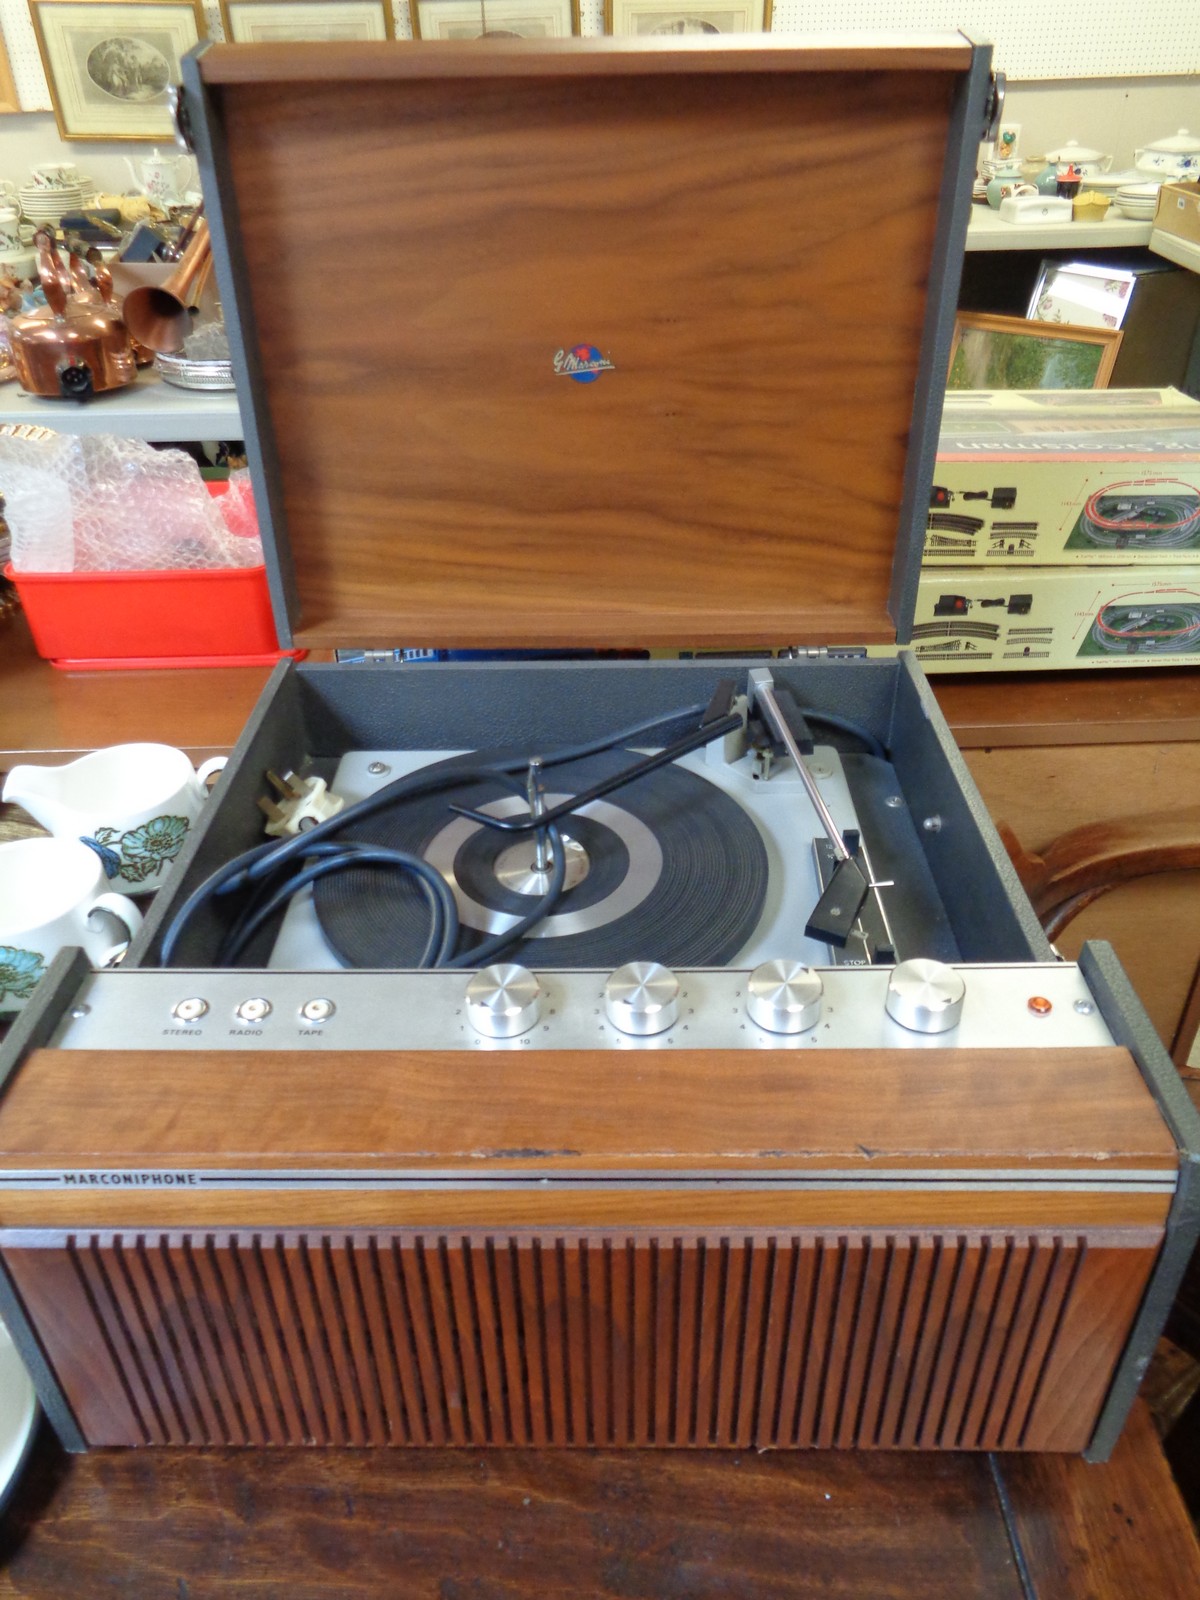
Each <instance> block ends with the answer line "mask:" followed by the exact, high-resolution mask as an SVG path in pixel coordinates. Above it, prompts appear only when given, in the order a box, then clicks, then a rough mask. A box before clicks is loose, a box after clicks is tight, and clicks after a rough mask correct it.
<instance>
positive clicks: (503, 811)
mask: <svg viewBox="0 0 1200 1600" xmlns="http://www.w3.org/2000/svg"><path fill="white" fill-rule="evenodd" d="M991 99H992V89H991V83H990V78H989V61H988V52H987V51H986V50H982V49H979V48H978V47H975V46H973V45H972V44H970V43H969V42H968V41H967V40H965V39H963V38H962V37H961V36H959V35H931V36H927V37H926V36H920V35H917V36H910V37H907V38H906V39H904V40H903V41H902V42H901V41H898V40H897V39H896V38H887V39H880V38H875V37H868V38H832V37H826V36H814V37H813V38H811V39H809V40H806V41H788V40H781V39H780V40H775V39H771V38H757V37H756V38H749V37H748V38H745V39H737V40H733V41H728V40H710V39H704V38H701V39H696V40H692V39H679V40H675V39H671V40H665V39H654V40H644V39H643V40H621V39H604V40H569V41H545V42H540V43H538V42H535V43H530V42H527V41H523V40H505V39H490V40H484V41H479V42H477V43H471V44H428V45H416V46H405V45H401V44H390V45H378V46H360V45H348V44H346V45H323V46H320V47H315V46H314V47H308V46H302V45H262V46H257V45H255V46H238V47H233V48H230V47H221V46H214V47H208V48H205V49H203V50H201V51H200V52H198V53H197V54H196V55H195V56H194V57H192V58H189V60H188V62H187V63H186V64H185V85H184V91H183V102H182V113H183V118H184V123H185V126H186V128H187V130H188V133H189V136H190V138H191V139H192V141H193V142H194V145H195V148H196V151H197V154H198V157H199V161H200V166H201V171H202V174H203V181H204V192H205V195H206V197H208V199H209V215H210V221H211V227H212V235H213V241H214V254H215V257H216V262H217V272H218V278H219V282H220V287H221V294H222V301H223V304H224V306H225V309H226V315H227V320H228V322H229V325H230V333H231V341H232V343H233V345H234V360H235V365H236V367H237V370H238V373H239V381H240V385H241V403H242V407H243V417H244V419H245V425H246V428H247V441H246V442H247V449H248V452H249V455H250V460H251V465H252V469H253V471H254V472H255V475H256V479H255V490H256V498H257V501H258V505H259V513H260V521H261V522H262V524H263V526H264V536H265V538H266V541H267V543H268V544H269V547H270V553H269V561H268V570H269V573H270V575H271V580H272V586H273V595H274V599H275V605H276V620H277V624H278V626H279V629H280V638H281V641H282V643H283V644H284V645H285V646H286V647H294V648H306V649H308V650H310V651H311V652H313V653H314V654H313V655H312V656H310V658H309V659H308V660H305V661H303V662H295V661H289V662H287V663H284V664H282V665H281V666H280V667H279V668H277V669H276V671H275V673H274V674H273V676H272V679H271V681H270V684H269V685H268V688H267V690H266V691H265V694H264V697H263V699H262V701H261V702H260V704H259V706H258V707H257V708H256V710H255V712H254V714H253V716H252V718H251V720H250V722H249V724H248V726H247V727H246V729H245V731H244V733H243V735H242V737H241V739H240V740H239V742H238V745H237V747H236V749H235V751H234V753H233V755H232V756H231V758H230V761H229V764H228V766H227V767H226V768H225V770H224V772H223V773H222V775H221V777H220V779H219V780H218V784H217V787H216V791H215V794H214V796H213V799H212V802H211V803H210V804H209V805H208V806H207V807H206V808H205V812H206V814H205V816H204V818H203V820H202V821H201V822H200V823H199V824H198V825H197V826H196V827H195V828H194V829H193V830H192V831H191V833H190V834H189V838H188V843H187V844H186V845H185V846H184V850H183V853H182V854H181V856H180V857H179V859H178V861H177V862H176V865H175V868H174V870H173V875H172V878H171V880H170V881H169V883H168V884H167V885H166V886H165V887H164V888H163V890H162V891H161V892H160V893H159V894H158V895H157V896H156V899H155V901H154V904H153V907H152V910H151V912H150V914H149V915H148V916H147V918H146V922H145V925H144V927H143V930H142V933H141V934H140V935H139V937H138V940H137V941H136V943H135V944H134V946H133V948H132V950H131V952H130V954H129V956H128V957H127V959H126V961H125V963H124V964H123V965H122V967H120V968H119V969H117V970H114V971H101V972H90V971H88V969H87V967H86V964H85V963H84V962H83V961H82V958H81V957H80V956H78V955H77V954H76V955H73V956H72V955H70V954H64V955H63V956H62V957H60V959H59V960H58V962H57V963H56V965H55V966H54V967H53V968H52V969H51V971H50V973H49V975H48V976H47V978H46V979H45V980H44V981H43V983H42V985H41V988H40V989H39V992H38V995H37V997H36V998H35V1000H34V1001H33V1002H31V1003H30V1004H29V1005H28V1006H27V1007H26V1009H25V1010H24V1012H22V1014H21V1016H20V1017H19V1019H18V1020H17V1022H16V1024H15V1025H14V1027H13V1029H12V1032H11V1033H10V1035H9V1038H8V1040H7V1043H6V1045H5V1055H4V1070H5V1072H6V1074H7V1079H6V1086H5V1093H4V1098H3V1100H0V1195H2V1196H3V1207H4V1210H3V1219H2V1222H3V1225H2V1227H0V1267H2V1271H0V1300H2V1306H0V1309H2V1310H3V1314H4V1318H5V1321H6V1322H7V1323H8V1325H9V1326H10V1328H11V1329H12V1330H13V1332H14V1336H15V1337H16V1338H17V1340H18V1342H19V1344H20V1346H21V1350H22V1353H23V1355H24V1357H25V1359H26V1361H27V1362H28V1364H29V1366H30V1368H31V1370H32V1371H33V1373H34V1375H35V1379H36V1381H37V1384H38V1387H39V1392H40V1394H41V1397H42V1400H43V1403H44V1405H45V1407H46V1409H47V1411H48V1413H49V1415H50V1417H51V1420H52V1421H53V1423H54V1425H55V1427H56V1428H57V1429H58V1431H59V1433H60V1435H61V1437H62V1438H63V1439H64V1440H65V1441H67V1443H68V1444H69V1445H71V1446H72V1447H73V1448H87V1447H91V1446H96V1445H127V1446H147V1447H149V1446H162V1445H211V1444H222V1445H233V1444H236V1445H244V1446H268V1445H312V1444H325V1445H368V1444H370V1445H398V1446H419V1445H431V1444H458V1445H469V1446H471V1447H478V1446H482V1445H505V1444H535V1445H554V1446H560V1445H610V1446H611V1445H618V1446H629V1447H661V1446H667V1445H681V1446H684V1445H685V1446H692V1447H713V1446H726V1447H732V1446H736V1447H748V1446H756V1447H759V1448H772V1447H789V1448H794V1447H801V1446H851V1447H862V1448H876V1447H878V1448H929V1449H992V1448H1000V1449H1025V1450H1042V1449H1045V1450H1063V1451H1087V1452H1089V1453H1090V1454H1091V1455H1092V1456H1103V1455H1104V1454H1105V1453H1106V1452H1107V1451H1108V1450H1109V1449H1110V1448H1111V1446H1112V1443H1113V1441H1114V1440H1115V1438H1116V1436H1117V1434H1118V1432H1119V1430H1120V1427H1121V1424H1122V1421H1123V1418H1124V1415H1125V1413H1126V1411H1127V1409H1128V1406H1129V1404H1130V1402H1131V1400H1132V1397H1133V1394H1134V1391H1135V1389H1136V1385H1137V1381H1138V1378H1139V1376H1140V1373H1141V1371H1142V1370H1143V1368H1144V1363H1145V1359H1146V1356H1147V1353H1148V1351H1149V1349H1150V1348H1151V1346H1152V1344H1153V1341H1154V1339H1155V1338H1156V1337H1157V1333H1158V1331H1159V1328H1160V1327H1161V1324H1162V1321H1163V1318H1164V1317H1165V1314H1166V1310H1167V1307H1168V1305H1169V1303H1170V1299H1171V1296H1172V1294H1173V1292H1174V1287H1175V1285H1176V1283H1177V1281H1178V1278H1179V1275H1180V1273H1181V1272H1182V1268H1183V1264H1184V1262H1185V1261H1186V1259H1187V1257H1188V1254H1189V1252H1190V1249H1191V1245H1192V1242H1193V1240H1194V1237H1195V1233H1196V1213H1197V1207H1196V1200H1195V1194H1194V1181H1193V1163H1194V1161H1195V1159H1196V1149H1197V1139H1196V1128H1195V1121H1194V1116H1193V1114H1192V1113H1191V1110H1190V1107H1189V1105H1188V1103H1187V1100H1186V1096H1185V1095H1184V1094H1183V1092H1182V1089H1181V1088H1180V1085H1179V1083H1178V1079H1177V1076H1176V1075H1175V1074H1174V1072H1173V1069H1172V1068H1171V1065H1170V1063H1169V1061H1167V1059H1166V1057H1165V1055H1164V1053H1163V1051H1162V1049H1161V1047H1160V1046H1159V1044H1158V1042H1157V1040H1156V1039H1155V1037H1154V1035H1153V1033H1152V1031H1151V1029H1150V1028H1149V1025H1148V1024H1147V1022H1146V1019H1145V1016H1144V1013H1143V1012H1142V1011H1141V1009H1140V1007H1139V1006H1138V1004H1137V1001H1136V998H1135V997H1134V996H1133V995H1132V992H1131V991H1130V989H1129V986H1128V983H1127V981H1126V980H1125V978H1124V976H1123V975H1122V973H1121V971H1120V969H1119V967H1118V966H1117V965H1116V963H1115V962H1114V960H1113V959H1112V956H1111V952H1108V951H1107V949H1106V948H1105V947H1102V946H1094V945H1093V946H1088V947H1087V948H1086V949H1085V951H1084V954H1083V956H1082V957H1081V960H1080V962H1079V964H1073V963H1066V962H1062V961H1060V960H1057V959H1056V958H1055V956H1054V953H1053V951H1052V950H1051V948H1050V946H1049V944H1048V943H1047V941H1046V939H1045V937H1044V935H1043V933H1042V931H1041V929H1040V927H1039V925H1038V923H1037V920H1036V918H1035V916H1034V914H1033V911H1032V909H1031V907H1030V905H1029V903H1028V901H1027V899H1026V898H1025V896H1024V895H1023V893H1022V891H1021V889H1020V887H1019V884H1018V883H1017V881H1016V877H1015V875H1014V872H1013V870H1012V868H1011V866H1010V865H1009V863H1008V860H1007V858H1006V857H1005V855H1004V853H1003V851H1002V849H1001V847H1000V844H999V841H998V839H997V837H996V834H995V831H994V829H993V827H992V825H991V822H990V821H989V819H988V817H987V814H986V811H985V809H984V807H983V805H982V803H981V802H980V799H979V796H978V794H977V792H976V791H975V789H974V786H973V784H972V782H971V779H970V777H969V775H968V774H967V772H966V769H965V767H964V765H963V763H962V761H961V759H960V757H959V755H958V753H957V751H956V750H955V748H954V745H953V742H952V740H951V739H950V736H949V734H948V731H947V729H946V726H945V723H944V721H943V719H942V717H941V716H940V714H939V711H938V708H937V705H936V702H935V701H934V699H933V696H932V695H931V693H930V691H929V688H928V685H927V684H926V682H925V681H924V678H923V676H922V674H921V670H920V667H919V666H918V665H917V663H916V661H915V659H914V657H913V655H912V654H911V652H908V651H901V652H900V653H899V655H895V656H892V657H891V658H888V659H873V658H870V657H868V654H867V647H868V646H869V645H872V644H876V645H877V644H881V643H886V642H889V641H892V642H894V641H896V640H897V639H899V640H900V642H902V643H903V642H905V641H906V640H907V639H908V638H909V636H910V630H911V626H912V619H913V612H914V607H915V601H916V590H917V577H918V568H919V562H920V555H921V543H922V537H923V533H924V525H925V519H926V516H927V513H928V504H929V493H930V485H931V483H932V482H933V466H934V454H935V450H936V444H937V437H938V420H939V413H940V404H941V389H942V382H943V379H944V375H945V372H946V369H947V362H948V355H949V349H950V341H951V336H952V331H953V318H954V299H955V290H956V283H957V272H958V264H959V262H960V261H961V255H962V246H963V240H964V237H965V231H966V226H967V217H968V212H969V209H970V193H971V185H972V177H973V171H974V157H975V151H976V149H977V146H978V143H979V140H980V138H981V137H982V135H983V133H984V130H985V126H986V125H987V123H988V121H989V114H990V112H989V107H990V106H991ZM992 109H994V108H992ZM897 151H903V153H904V159H903V160H902V161H897V160H896V152H897ZM851 177H852V181H850V178H851ZM875 184H877V185H878V188H877V190H876V189H875V188H874V187H872V186H873V185H875ZM334 212H341V213H343V214H353V215H356V216H362V217H369V218H370V219H371V223H370V226H369V227H364V228H363V230H362V232H361V234H360V235H359V237H358V239H357V242H356V245H355V252H354V258H353V261H352V263H351V270H350V271H349V272H347V271H346V262H345V260H344V258H343V246H342V245H341V243H340V242H339V241H338V239H337V237H336V235H335V233H334V232H333V230H328V229H326V228H324V227H323V226H322V225H321V224H322V223H323V222H324V220H325V219H326V218H328V216H330V215H331V214H333V213H334ZM867 218H869V219H870V239H869V246H868V242H867V235H866V228H867V222H866V219H867ZM337 281H341V282H342V283H343V284H344V298H343V299H342V301H341V303H340V304H339V305H337V306H336V307H332V308H331V303H330V295H329V285H330V284H331V283H334V282H337ZM864 438H869V439H870V440H871V443H872V449H871V451H870V454H869V457H868V459H866V460H865V461H864V459H863V453H862V448H861V445H862V440H863V439H864ZM413 647H426V648H430V649H433V648H436V649H439V650H441V649H447V650H449V649H454V650H462V651H471V650H476V651H478V650H501V651H505V650H507V651H510V652H511V651H527V652H531V653H533V654H535V655H536V654H537V653H539V652H540V653H545V652H554V651H562V652H564V653H568V654H569V653H571V652H574V653H575V654H576V655H578V654H579V652H581V651H588V650H592V651H606V652H609V653H610V658H609V659H599V658H596V657H593V658H591V659H587V658H585V659H529V660H507V659H500V660H491V661H477V660H452V661H440V662H435V663H431V664H428V665H414V664H412V663H411V662H410V661H406V659H405V652H406V651H407V650H409V649H411V648H413ZM668 649H674V650H680V649H686V650H689V651H691V652H692V653H693V656H692V659H663V658H661V657H660V656H656V657H653V658H650V657H649V654H648V653H649V652H651V651H659V652H662V651H664V650H668ZM331 650H332V651H335V652H337V653H338V656H339V659H334V660H328V659H318V658H317V653H319V652H321V651H331ZM620 651H625V652H629V653H630V654H629V655H628V656H627V657H621V656H620V655H617V654H615V653H616V652H620ZM634 652H642V653H643V654H645V655H646V656H647V658H645V659H634V658H633V655H632V653H634ZM264 812H265V813H266V818H267V819H268V820H269V823H270V826H271V829H272V833H271V835H270V836H267V835H266V834H265V833H264V831H263V829H264ZM306 824H312V826H308V827H306Z"/></svg>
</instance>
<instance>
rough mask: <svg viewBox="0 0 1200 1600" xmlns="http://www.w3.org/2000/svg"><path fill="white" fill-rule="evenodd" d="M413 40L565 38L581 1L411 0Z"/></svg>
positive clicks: (575, 21) (572, 30) (572, 27)
mask: <svg viewBox="0 0 1200 1600" xmlns="http://www.w3.org/2000/svg"><path fill="white" fill-rule="evenodd" d="M408 10H409V16H410V17H411V18H412V34H413V38H414V39H484V38H501V39H503V38H510V39H513V38H516V39H565V38H569V37H570V36H571V35H572V34H577V33H578V32H579V0H408Z"/></svg>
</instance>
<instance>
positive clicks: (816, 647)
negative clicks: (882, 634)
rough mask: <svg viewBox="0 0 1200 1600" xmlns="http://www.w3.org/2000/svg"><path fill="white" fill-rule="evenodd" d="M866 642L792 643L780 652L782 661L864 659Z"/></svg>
mask: <svg viewBox="0 0 1200 1600" xmlns="http://www.w3.org/2000/svg"><path fill="white" fill-rule="evenodd" d="M866 655H867V647H866V645H865V644H791V645H788V647H787V649H786V650H781V651H780V652H779V659H780V661H864V660H865V659H866Z"/></svg>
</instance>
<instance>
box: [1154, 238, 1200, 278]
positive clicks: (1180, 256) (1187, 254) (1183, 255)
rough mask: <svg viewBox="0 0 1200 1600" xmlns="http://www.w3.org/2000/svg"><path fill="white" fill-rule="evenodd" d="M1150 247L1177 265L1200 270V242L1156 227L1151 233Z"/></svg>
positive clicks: (1196, 270)
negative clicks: (1178, 236) (1194, 241)
mask: <svg viewBox="0 0 1200 1600" xmlns="http://www.w3.org/2000/svg"><path fill="white" fill-rule="evenodd" d="M1150 248H1151V250H1153V251H1154V253H1155V254H1156V255H1160V256H1165V257H1166V258H1167V260H1168V261H1173V262H1174V263H1175V265H1176V266H1177V267H1190V268H1191V270H1192V271H1193V272H1200V244H1193V243H1192V241H1191V240H1190V239H1178V238H1176V236H1175V235H1174V234H1173V233H1164V232H1163V230H1162V229H1161V228H1155V230H1154V232H1153V233H1152V234H1151V235H1150Z"/></svg>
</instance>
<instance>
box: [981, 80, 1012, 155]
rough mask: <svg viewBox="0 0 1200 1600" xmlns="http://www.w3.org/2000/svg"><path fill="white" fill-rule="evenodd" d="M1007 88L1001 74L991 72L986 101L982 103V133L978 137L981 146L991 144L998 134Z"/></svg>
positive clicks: (1006, 81) (1006, 82)
mask: <svg viewBox="0 0 1200 1600" xmlns="http://www.w3.org/2000/svg"><path fill="white" fill-rule="evenodd" d="M1007 88H1008V80H1007V78H1006V77H1005V76H1004V74H1003V72H993V73H992V75H991V78H990V79H989V80H988V91H987V99H986V100H985V101H984V102H983V132H982V133H981V134H980V136H979V138H980V143H981V144H991V143H992V141H993V140H994V139H995V137H996V135H997V134H998V133H999V132H1000V118H1001V117H1002V116H1003V115H1004V96H1005V93H1006V91H1007Z"/></svg>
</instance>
